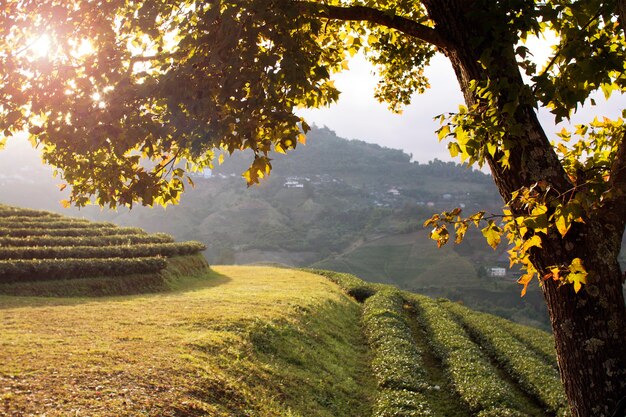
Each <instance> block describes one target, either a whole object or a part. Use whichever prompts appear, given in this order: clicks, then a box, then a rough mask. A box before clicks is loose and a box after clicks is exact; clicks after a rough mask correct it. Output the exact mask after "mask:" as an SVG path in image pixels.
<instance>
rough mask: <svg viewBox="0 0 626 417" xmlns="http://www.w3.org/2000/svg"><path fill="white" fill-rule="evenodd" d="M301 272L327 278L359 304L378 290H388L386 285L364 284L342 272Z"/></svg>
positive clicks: (318, 270) (322, 270)
mask: <svg viewBox="0 0 626 417" xmlns="http://www.w3.org/2000/svg"><path fill="white" fill-rule="evenodd" d="M303 270H304V271H308V272H311V273H312V274H317V275H321V276H323V277H326V278H328V279H329V280H330V281H332V282H334V283H335V284H337V285H339V287H340V288H341V289H343V290H344V291H345V292H346V293H347V294H348V295H350V296H351V297H353V298H355V299H356V300H357V301H360V302H363V301H365V300H366V299H367V298H368V297H370V296H372V295H374V294H376V292H377V291H379V290H382V289H385V288H390V287H389V286H388V285H384V284H376V283H370V282H365V281H363V280H362V279H360V278H357V277H355V276H354V275H352V274H347V273H344V272H335V271H327V270H324V269H310V268H309V269H303Z"/></svg>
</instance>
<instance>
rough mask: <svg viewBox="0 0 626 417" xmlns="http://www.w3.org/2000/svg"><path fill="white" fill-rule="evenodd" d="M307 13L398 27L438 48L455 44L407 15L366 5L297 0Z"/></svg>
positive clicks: (405, 32) (328, 17)
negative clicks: (336, 4) (326, 3)
mask: <svg viewBox="0 0 626 417" xmlns="http://www.w3.org/2000/svg"><path fill="white" fill-rule="evenodd" d="M296 3H297V4H298V5H299V6H300V8H301V9H303V11H304V12H306V13H311V14H313V15H315V16H319V17H322V18H326V19H331V20H343V21H364V22H370V23H376V24H378V25H381V26H386V27H388V28H391V29H396V30H398V31H400V32H402V33H404V34H406V35H409V36H412V37H414V38H418V39H420V40H422V41H424V42H427V43H430V44H432V45H434V46H436V47H438V48H441V49H446V50H451V49H453V45H452V44H451V43H450V42H449V41H448V40H446V39H444V38H443V37H442V36H441V34H440V33H439V32H438V31H437V30H436V29H433V28H431V27H428V26H426V25H423V24H421V23H418V22H416V21H414V20H411V19H408V18H406V17H402V16H397V15H395V14H390V13H389V12H387V11H383V10H378V9H374V8H371V7H366V6H347V7H342V6H331V5H325V4H320V3H311V2H305V1H296Z"/></svg>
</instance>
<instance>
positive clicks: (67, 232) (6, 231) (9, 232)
mask: <svg viewBox="0 0 626 417" xmlns="http://www.w3.org/2000/svg"><path fill="white" fill-rule="evenodd" d="M145 234H147V233H146V232H145V231H144V230H143V229H140V228H139V227H117V226H113V227H111V226H108V227H74V228H65V229H47V228H39V229H37V228H19V229H18V228H6V227H4V228H0V236H7V237H30V236H59V237H65V236H67V237H70V236H71V237H87V236H117V235H119V236H124V235H145Z"/></svg>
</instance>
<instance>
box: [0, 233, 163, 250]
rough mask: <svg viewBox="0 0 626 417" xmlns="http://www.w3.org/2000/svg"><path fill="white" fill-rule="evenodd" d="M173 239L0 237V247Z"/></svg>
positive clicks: (158, 235) (160, 236)
mask: <svg viewBox="0 0 626 417" xmlns="http://www.w3.org/2000/svg"><path fill="white" fill-rule="evenodd" d="M173 241H174V238H173V237H172V236H171V235H168V234H166V233H153V234H145V235H111V236H86V237H80V236H30V237H0V247H1V246H16V247H26V246H106V245H133V244H138V243H168V242H173Z"/></svg>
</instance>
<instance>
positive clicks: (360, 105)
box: [299, 39, 626, 163]
mask: <svg viewBox="0 0 626 417" xmlns="http://www.w3.org/2000/svg"><path fill="white" fill-rule="evenodd" d="M552 41H554V39H552ZM550 43H551V42H550V40H541V41H540V40H536V39H534V40H529V42H528V43H527V46H528V47H529V48H530V49H531V51H533V53H534V55H535V61H536V62H537V63H538V66H539V68H541V67H542V64H543V62H546V60H547V58H548V57H549V54H550ZM373 71H374V68H373V67H372V66H371V65H370V64H369V63H368V62H367V61H366V60H365V59H364V58H363V57H362V56H358V55H357V56H356V57H355V58H353V59H352V61H351V62H350V70H349V71H346V72H343V73H340V74H337V75H335V77H334V78H335V86H336V87H337V88H338V89H339V90H340V91H341V92H342V93H341V95H340V97H339V102H338V103H336V104H334V105H332V106H331V107H330V108H323V109H315V110H304V111H300V112H299V113H300V114H301V115H302V116H303V117H304V118H305V119H306V121H307V122H308V123H309V124H312V123H315V124H316V125H318V126H326V127H328V128H329V129H331V130H333V131H335V133H337V135H338V136H340V137H343V138H346V139H360V140H363V141H365V142H371V143H377V144H379V145H381V146H386V147H389V148H396V149H402V150H404V151H405V152H406V153H408V154H412V155H413V160H415V161H419V162H420V163H425V162H428V161H430V160H433V159H434V158H438V159H441V160H445V161H450V160H452V158H450V155H449V153H448V150H447V148H446V144H445V143H440V142H439V141H438V139H437V135H436V133H435V131H436V130H437V129H438V128H439V122H438V121H435V120H434V117H435V116H437V115H439V114H442V113H450V112H456V111H457V110H458V105H459V104H461V103H463V97H462V95H461V92H460V89H459V84H458V83H457V81H456V77H455V74H454V71H453V70H452V66H451V64H450V63H449V61H448V60H447V59H446V58H445V57H444V56H443V55H441V54H439V55H437V56H436V57H435V58H434V59H433V60H432V61H431V64H430V66H429V67H428V68H427V70H426V75H427V76H428V78H429V80H430V85H431V88H430V89H428V90H427V91H426V93H424V94H415V95H414V96H413V98H412V103H411V105H410V106H408V107H406V108H405V110H404V111H403V113H402V114H400V115H398V114H393V113H391V112H390V111H389V110H387V106H386V104H381V103H379V102H378V101H376V99H374V88H375V86H376V81H377V78H376V77H375V76H374V75H372V74H373ZM594 98H596V103H597V105H596V106H593V107H592V106H586V107H585V108H584V109H581V110H580V111H579V112H578V113H577V114H576V115H574V117H572V123H573V124H576V123H584V122H587V121H591V120H593V117H594V116H607V117H611V118H616V117H619V116H620V115H621V111H622V109H626V96H623V95H622V96H619V95H615V94H614V95H613V97H611V99H610V100H609V101H608V102H606V101H605V99H604V96H602V95H601V94H599V95H596V96H594ZM539 119H540V120H541V122H542V125H543V127H544V130H545V131H546V133H547V134H548V136H549V137H550V138H553V137H554V138H555V139H556V137H555V136H554V133H556V132H557V131H560V130H561V129H562V128H563V127H566V124H561V125H558V126H556V125H555V123H554V118H553V117H552V115H551V114H550V113H549V112H548V111H547V110H545V109H540V111H539ZM457 162H459V161H458V160H457Z"/></svg>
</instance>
